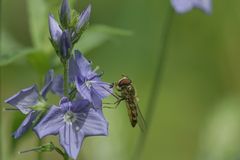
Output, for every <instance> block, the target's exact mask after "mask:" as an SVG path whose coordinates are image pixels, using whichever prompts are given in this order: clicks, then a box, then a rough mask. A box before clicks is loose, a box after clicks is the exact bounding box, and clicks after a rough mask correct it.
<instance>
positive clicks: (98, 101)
mask: <svg viewBox="0 0 240 160" xmlns="http://www.w3.org/2000/svg"><path fill="white" fill-rule="evenodd" d="M91 97H92V98H91V99H92V103H93V106H94V107H95V108H99V107H102V99H101V97H100V96H99V95H98V93H97V92H96V91H95V90H94V88H92V90H91Z"/></svg>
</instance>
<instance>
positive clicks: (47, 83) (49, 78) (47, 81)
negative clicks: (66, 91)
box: [40, 69, 54, 99]
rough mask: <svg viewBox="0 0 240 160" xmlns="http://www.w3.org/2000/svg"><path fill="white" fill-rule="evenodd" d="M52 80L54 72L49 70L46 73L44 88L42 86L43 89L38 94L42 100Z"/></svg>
mask: <svg viewBox="0 0 240 160" xmlns="http://www.w3.org/2000/svg"><path fill="white" fill-rule="evenodd" d="M53 78H54V71H53V69H50V70H49V71H48V73H47V75H46V76H45V82H44V86H43V89H42V90H41V92H40V93H41V95H42V97H43V98H44V99H46V95H47V93H48V91H49V90H50V89H51V87H52V83H53Z"/></svg>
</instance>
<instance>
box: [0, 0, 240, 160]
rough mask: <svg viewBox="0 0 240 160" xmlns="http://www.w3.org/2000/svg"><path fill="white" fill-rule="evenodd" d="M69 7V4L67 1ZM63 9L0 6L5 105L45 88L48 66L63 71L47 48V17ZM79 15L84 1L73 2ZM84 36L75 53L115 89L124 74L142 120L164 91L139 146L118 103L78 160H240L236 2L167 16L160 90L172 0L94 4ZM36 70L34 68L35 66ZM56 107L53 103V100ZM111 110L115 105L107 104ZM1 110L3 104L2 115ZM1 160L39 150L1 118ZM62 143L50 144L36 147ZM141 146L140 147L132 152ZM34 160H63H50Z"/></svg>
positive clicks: (47, 3)
mask: <svg viewBox="0 0 240 160" xmlns="http://www.w3.org/2000/svg"><path fill="white" fill-rule="evenodd" d="M70 1H71V0H70ZM60 2H61V1H60V0H20V1H15V0H2V1H1V10H0V11H1V55H0V58H1V59H0V63H1V102H3V101H4V99H6V98H8V97H10V96H12V95H13V94H15V93H16V92H17V91H19V90H21V89H23V88H26V87H28V86H30V85H32V84H33V83H36V84H39V85H40V86H41V85H42V84H41V83H42V80H43V76H44V73H45V72H46V71H47V69H48V68H49V67H54V68H55V69H56V71H57V72H60V71H61V68H60V67H59V66H58V60H57V59H55V58H54V57H55V53H54V52H53V50H52V48H51V44H50V42H49V40H48V36H49V35H48V34H49V33H48V25H47V21H48V19H47V18H48V17H47V15H48V13H49V12H53V13H55V15H56V13H57V7H58V6H59V5H60ZM71 3H72V5H71V6H72V7H74V8H75V9H76V10H78V11H81V10H82V9H83V8H84V7H85V6H86V5H87V4H88V3H89V1H88V0H77V1H76V0H72V1H71ZM90 3H91V4H92V6H93V7H92V15H91V20H90V22H91V25H90V28H89V32H86V34H84V37H83V40H82V42H79V43H81V44H79V45H77V46H76V47H77V48H80V49H81V50H83V51H85V53H84V54H85V55H86V57H87V58H89V59H91V60H92V61H93V62H94V64H95V65H99V66H100V67H101V70H103V71H104V73H105V74H104V76H103V79H104V80H105V81H108V82H113V81H116V80H118V79H119V78H120V77H121V74H122V73H124V74H127V75H128V76H129V77H130V78H131V79H132V80H133V81H134V85H135V87H136V89H137V92H138V97H139V99H140V102H139V105H140V108H141V110H142V112H143V114H145V113H146V112H147V110H148V109H149V108H151V107H153V106H147V104H148V100H149V98H150V97H151V96H152V95H151V88H152V86H153V85H160V90H159V92H158V93H159V94H158V95H157V98H158V101H157V106H156V109H155V110H154V113H153V114H152V115H151V116H152V121H151V124H149V125H148V127H149V132H148V136H147V138H146V143H145V144H144V146H141V145H137V144H138V142H137V141H138V140H139V139H138V137H139V135H140V134H141V133H140V130H139V129H138V128H134V129H133V128H131V126H130V124H129V120H128V117H127V111H126V108H125V106H124V104H121V105H120V107H119V108H118V109H116V110H111V109H104V113H105V116H106V119H107V120H108V121H109V136H108V137H89V138H87V139H85V141H84V143H83V147H82V150H81V152H80V156H79V159H81V160H82V159H85V160H94V159H95V160H96V159H98V160H130V159H133V157H136V154H140V158H139V159H141V160H239V159H240V63H239V62H240V45H239V43H240V10H239V7H240V1H238V0H231V1H225V0H218V1H216V0H215V1H213V12H212V14H211V15H210V16H208V15H206V14H204V13H203V12H201V11H199V10H196V9H194V10H193V11H191V12H189V13H187V14H184V15H177V14H174V15H173V19H172V25H171V28H170V32H169V34H168V36H169V37H168V41H167V48H166V59H165V62H164V69H163V73H162V74H161V75H162V77H161V81H160V82H159V84H154V83H153V79H154V77H155V74H156V70H157V63H158V62H159V54H160V43H161V42H160V40H161V39H160V36H161V34H162V28H163V25H164V23H163V18H164V16H165V13H166V11H165V10H166V9H167V8H168V6H169V3H170V0H121V1H116V0H101V1H99V0H91V1H90ZM39 66H40V67H39ZM50 99H51V100H52V102H54V103H57V100H58V99H57V98H56V97H54V96H52V97H51V98H50ZM106 101H107V102H112V101H114V99H113V98H109V99H107V100H106ZM6 106H7V105H6V104H4V103H1V107H2V108H3V107H6ZM1 115H2V116H1V125H0V126H1V140H0V143H1V144H2V145H1V146H2V153H1V155H0V156H1V157H0V159H2V160H27V159H29V160H30V159H38V158H39V154H37V153H29V154H22V155H18V151H21V150H25V149H29V148H32V147H35V146H38V145H39V142H38V140H37V138H36V136H35V135H34V134H33V133H32V132H29V133H27V134H26V135H25V136H23V137H22V138H20V139H19V140H17V141H16V140H14V139H13V138H12V137H11V133H12V132H13V131H14V130H15V129H16V128H17V126H18V125H19V124H20V123H21V120H22V119H23V118H24V116H23V115H21V114H20V113H17V112H7V111H4V110H3V109H1ZM49 141H54V142H56V144H57V143H58V140H57V138H56V137H53V136H50V137H48V138H45V139H44V140H43V142H42V143H45V142H49ZM137 147H143V150H142V151H141V153H136V152H135V151H136V150H137ZM40 159H42V160H44V159H61V157H59V156H58V155H57V153H56V152H52V153H43V154H42V155H41V157H40Z"/></svg>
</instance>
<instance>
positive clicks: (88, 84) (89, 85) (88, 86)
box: [85, 81, 92, 89]
mask: <svg viewBox="0 0 240 160" xmlns="http://www.w3.org/2000/svg"><path fill="white" fill-rule="evenodd" d="M85 84H86V86H87V88H88V89H90V87H91V86H92V83H91V82H90V81H86V82H85Z"/></svg>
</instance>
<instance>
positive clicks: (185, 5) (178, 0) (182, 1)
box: [171, 0, 195, 13]
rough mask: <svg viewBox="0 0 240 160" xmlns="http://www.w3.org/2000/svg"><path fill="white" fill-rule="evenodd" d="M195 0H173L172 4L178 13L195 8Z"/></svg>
mask: <svg viewBox="0 0 240 160" xmlns="http://www.w3.org/2000/svg"><path fill="white" fill-rule="evenodd" d="M193 1H195V0H171V3H172V6H173V8H174V9H175V11H176V12H178V13H185V12H188V11H190V10H191V9H192V8H193Z"/></svg>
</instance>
